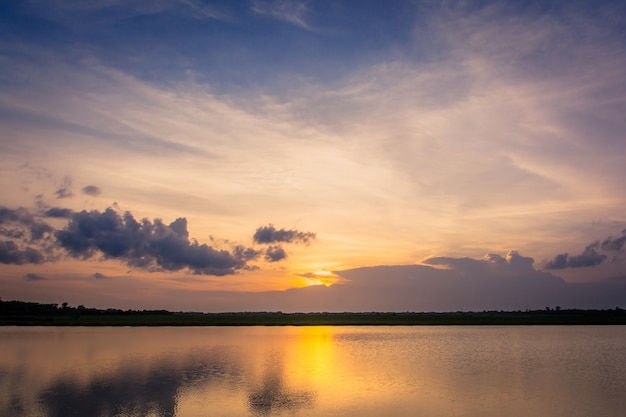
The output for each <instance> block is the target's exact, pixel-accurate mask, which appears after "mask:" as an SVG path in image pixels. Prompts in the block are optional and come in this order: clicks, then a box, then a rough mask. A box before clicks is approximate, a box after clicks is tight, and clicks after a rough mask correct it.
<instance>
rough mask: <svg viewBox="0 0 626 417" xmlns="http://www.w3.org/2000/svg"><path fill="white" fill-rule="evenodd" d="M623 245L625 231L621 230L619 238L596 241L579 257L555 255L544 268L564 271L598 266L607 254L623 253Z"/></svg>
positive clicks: (624, 242)
mask: <svg viewBox="0 0 626 417" xmlns="http://www.w3.org/2000/svg"><path fill="white" fill-rule="evenodd" d="M625 244H626V229H625V230H622V235H621V236H619V237H616V238H614V237H610V236H609V237H608V238H606V239H605V240H604V241H603V242H602V243H600V242H599V241H597V242H594V243H592V244H590V245H588V246H587V247H586V248H585V250H584V251H583V252H582V253H581V254H580V255H575V256H570V255H569V254H568V253H561V254H559V255H556V256H555V257H554V259H552V260H550V261H548V262H547V263H546V264H545V266H544V268H545V269H564V268H581V267H585V266H596V265H600V264H601V263H602V262H604V261H605V260H606V259H607V258H608V255H607V253H614V254H618V253H620V252H622V251H623V249H624V245H625ZM603 252H604V253H603Z"/></svg>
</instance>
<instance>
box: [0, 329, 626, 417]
mask: <svg viewBox="0 0 626 417" xmlns="http://www.w3.org/2000/svg"><path fill="white" fill-rule="evenodd" d="M0 352H1V353H2V354H0V416H3V417H4V416H11V417H60V416H63V417H65V416H81V417H83V416H84V417H91V416H97V417H135V416H151V417H206V416H209V415H210V416H221V417H227V416H253V417H254V416H259V417H273V416H279V415H289V416H311V417H315V416H328V415H342V416H346V417H351V416H359V417H368V416H380V415H428V416H449V415H459V416H460V415H463V416H474V415H476V416H478V415H480V416H486V417H490V416H493V417H495V416H501V415H507V416H527V415H552V416H557V417H559V416H563V417H564V416H568V417H571V416H583V415H604V416H617V415H621V413H622V411H623V410H624V409H626V397H624V395H623V393H624V392H626V355H625V354H624V352H626V326H611V327H603V328H601V327H534V328H533V327H518V328H496V327H484V328H472V327H429V328H408V327H397V328H385V327H376V328H367V327H342V328H332V327H326V328H324V327H320V328H290V327H285V328H184V329H181V328H134V329H131V328H108V329H107V328H82V329H80V328H2V327H0Z"/></svg>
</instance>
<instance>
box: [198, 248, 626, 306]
mask: <svg viewBox="0 0 626 417" xmlns="http://www.w3.org/2000/svg"><path fill="white" fill-rule="evenodd" d="M530 260H531V258H528V257H525V256H522V255H520V254H519V253H517V252H511V253H509V255H508V256H500V255H496V254H490V255H488V256H486V257H485V258H483V259H471V258H448V257H439V258H431V259H428V260H426V263H427V264H426V265H396V266H374V267H367V268H356V269H351V270H344V271H333V273H334V274H335V275H336V276H338V277H339V278H340V279H339V280H338V282H336V283H331V284H332V285H329V286H325V285H314V286H309V287H305V288H294V289H290V290H287V291H271V292H263V293H252V292H248V293H246V292H223V291H220V292H206V293H202V294H201V295H198V296H197V303H198V304H197V305H199V306H202V307H204V308H206V307H205V306H207V305H209V306H210V307H209V308H210V309H211V311H265V310H267V308H268V307H267V306H272V309H275V310H280V311H283V312H296V311H303V312H312V311H332V312H342V311H399V312H402V311H484V310H487V311H489V310H525V309H544V308H545V307H547V306H550V307H555V306H561V307H562V308H607V307H610V308H612V307H615V306H622V307H626V281H624V280H617V279H616V280H606V281H602V282H594V283H585V284H574V283H567V282H565V281H564V280H563V279H561V278H559V277H557V276H555V275H553V274H551V273H549V272H546V271H541V270H537V269H535V267H534V266H533V265H532V264H530ZM302 275H303V276H308V277H313V276H314V274H302ZM188 301H189V302H193V301H192V300H188Z"/></svg>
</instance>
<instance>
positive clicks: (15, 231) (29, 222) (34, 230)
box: [0, 207, 54, 241]
mask: <svg viewBox="0 0 626 417" xmlns="http://www.w3.org/2000/svg"><path fill="white" fill-rule="evenodd" d="M0 224H7V225H12V226H14V227H13V228H10V229H8V228H0V233H1V234H3V235H5V236H8V237H13V238H18V237H19V238H25V236H24V234H23V232H24V230H26V231H27V232H28V233H29V235H30V240H31V241H35V240H39V239H42V238H43V237H44V235H45V234H46V233H51V232H52V231H53V230H54V229H53V228H52V227H51V226H50V225H48V224H47V223H44V222H41V221H39V220H37V219H36V218H35V216H33V215H32V214H30V213H29V212H28V210H26V209H25V208H23V207H20V208H18V209H16V210H12V209H9V208H6V207H0ZM20 231H21V232H22V233H21V234H20Z"/></svg>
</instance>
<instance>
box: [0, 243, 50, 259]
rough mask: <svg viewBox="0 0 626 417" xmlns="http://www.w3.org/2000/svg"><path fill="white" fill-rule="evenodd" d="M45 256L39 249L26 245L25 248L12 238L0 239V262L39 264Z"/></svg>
mask: <svg viewBox="0 0 626 417" xmlns="http://www.w3.org/2000/svg"><path fill="white" fill-rule="evenodd" d="M45 259H46V258H45V256H44V255H43V254H42V253H41V252H40V251H39V250H37V249H34V248H32V247H30V246H26V247H25V248H24V249H20V247H19V246H18V245H17V244H16V243H15V242H13V241H11V240H5V241H0V263H3V264H14V265H23V264H39V263H42V262H44V261H45Z"/></svg>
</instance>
